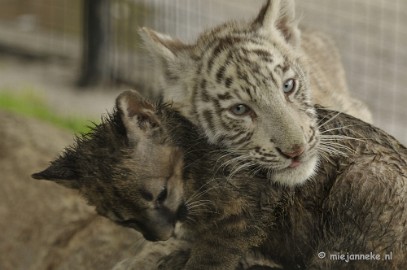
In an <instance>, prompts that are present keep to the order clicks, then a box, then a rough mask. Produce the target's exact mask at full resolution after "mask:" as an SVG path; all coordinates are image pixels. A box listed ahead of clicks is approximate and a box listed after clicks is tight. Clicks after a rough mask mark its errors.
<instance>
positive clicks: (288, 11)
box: [253, 0, 301, 48]
mask: <svg viewBox="0 0 407 270" xmlns="http://www.w3.org/2000/svg"><path fill="white" fill-rule="evenodd" d="M253 25H254V26H255V27H256V28H257V29H260V30H262V31H268V32H270V31H272V30H273V29H277V30H278V31H279V32H280V33H281V34H282V36H283V37H284V39H285V41H287V42H288V43H289V44H290V45H292V46H293V47H295V48H297V47H299V45H300V38H301V31H300V29H299V28H298V20H297V19H296V18H295V4H294V1H293V0H267V2H266V4H265V5H264V6H263V7H262V9H261V10H260V12H259V14H258V15H257V17H256V19H255V20H254V21H253Z"/></svg>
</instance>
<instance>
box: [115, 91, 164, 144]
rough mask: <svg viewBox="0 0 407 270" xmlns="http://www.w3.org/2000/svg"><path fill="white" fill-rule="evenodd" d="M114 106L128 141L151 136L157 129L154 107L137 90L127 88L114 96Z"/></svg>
mask: <svg viewBox="0 0 407 270" xmlns="http://www.w3.org/2000/svg"><path fill="white" fill-rule="evenodd" d="M116 107H117V109H118V111H119V113H120V116H121V119H122V121H123V125H124V126H125V128H126V131H127V138H128V139H129V141H130V142H138V141H139V140H140V139H142V138H145V137H149V136H152V134H153V133H154V131H156V130H157V129H159V127H160V121H159V119H158V117H157V115H156V107H155V106H154V105H153V104H152V103H150V102H148V101H147V100H146V99H144V98H143V97H142V96H141V95H140V94H139V93H138V92H137V91H134V90H128V91H125V92H123V93H121V94H120V95H119V96H118V97H117V98H116Z"/></svg>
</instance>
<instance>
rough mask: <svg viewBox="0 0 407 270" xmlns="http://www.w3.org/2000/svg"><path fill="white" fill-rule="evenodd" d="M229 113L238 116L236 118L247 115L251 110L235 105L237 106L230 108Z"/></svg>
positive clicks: (247, 107) (244, 106)
mask: <svg viewBox="0 0 407 270" xmlns="http://www.w3.org/2000/svg"><path fill="white" fill-rule="evenodd" d="M230 111H231V112H232V113H233V114H234V115H238V116H243V115H246V114H248V113H249V112H250V111H251V109H250V108H249V106H247V105H244V104H237V105H233V106H232V107H231V108H230Z"/></svg>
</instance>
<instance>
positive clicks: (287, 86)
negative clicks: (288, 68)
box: [283, 79, 295, 94]
mask: <svg viewBox="0 0 407 270" xmlns="http://www.w3.org/2000/svg"><path fill="white" fill-rule="evenodd" d="M294 89H295V80H294V79H288V80H286V81H285V82H284V84H283V91H284V93H285V94H291V93H292V92H293V91H294Z"/></svg>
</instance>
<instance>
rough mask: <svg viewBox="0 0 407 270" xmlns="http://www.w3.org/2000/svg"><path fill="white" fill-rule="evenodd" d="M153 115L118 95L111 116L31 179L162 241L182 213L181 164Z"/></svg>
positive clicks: (138, 101) (132, 96) (139, 102)
mask: <svg viewBox="0 0 407 270" xmlns="http://www.w3.org/2000/svg"><path fill="white" fill-rule="evenodd" d="M156 110H159V105H158V106H157V107H155V106H153V105H152V104H150V103H148V102H146V101H144V99H143V98H142V97H141V96H140V95H139V94H138V93H137V92H135V91H126V92H124V93H122V94H121V95H120V96H119V97H118V98H117V100H116V109H115V111H114V113H113V114H111V115H109V116H108V117H107V118H106V119H104V120H103V121H102V123H101V124H100V125H97V126H95V128H94V129H93V131H92V132H90V133H89V134H87V135H85V136H83V137H82V138H78V139H77V141H76V144H75V145H74V146H72V147H68V148H66V149H65V151H64V153H63V154H62V155H61V156H60V157H59V158H57V159H56V160H54V161H53V162H52V163H51V165H50V166H49V167H48V168H47V169H45V170H44V171H42V172H39V173H35V174H33V175H32V176H33V178H35V179H45V180H52V181H55V182H57V183H58V184H61V185H63V186H66V187H69V188H73V189H77V190H78V191H79V192H80V193H81V194H82V195H83V196H84V197H85V198H86V199H87V201H88V202H89V204H91V205H94V206H95V207H96V211H97V212H98V213H99V214H100V215H103V216H105V217H107V218H109V219H111V220H112V221H114V222H116V223H118V224H120V225H123V226H126V227H132V228H134V229H136V230H138V231H140V232H141V233H142V234H143V235H144V237H145V238H146V239H147V240H152V241H157V240H167V239H168V238H169V237H170V236H171V235H172V233H173V230H174V226H175V222H176V220H177V218H179V213H180V212H182V209H181V208H180V205H181V204H182V169H183V161H182V153H181V151H180V150H179V149H178V148H177V147H175V146H174V145H173V144H172V143H171V140H169V138H168V137H167V135H166V130H165V129H164V127H162V125H160V124H161V121H160V119H159V117H158V114H156Z"/></svg>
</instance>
